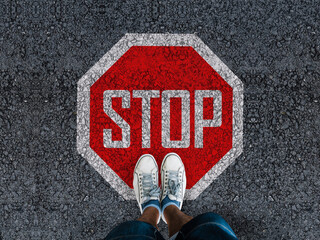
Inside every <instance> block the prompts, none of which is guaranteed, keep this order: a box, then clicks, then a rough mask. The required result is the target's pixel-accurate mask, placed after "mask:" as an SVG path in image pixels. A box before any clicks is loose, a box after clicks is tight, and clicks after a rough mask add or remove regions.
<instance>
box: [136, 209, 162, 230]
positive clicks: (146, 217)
mask: <svg viewBox="0 0 320 240" xmlns="http://www.w3.org/2000/svg"><path fill="white" fill-rule="evenodd" d="M158 219H159V210H158V209H156V208H155V207H148V208H146V209H145V210H144V211H143V213H142V215H141V217H139V218H138V219H137V221H141V222H145V223H149V224H151V225H152V226H154V227H156V228H158V226H157V223H158Z"/></svg>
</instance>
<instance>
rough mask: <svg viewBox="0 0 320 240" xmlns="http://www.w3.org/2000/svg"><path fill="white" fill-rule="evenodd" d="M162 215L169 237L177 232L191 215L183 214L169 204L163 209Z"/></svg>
mask: <svg viewBox="0 0 320 240" xmlns="http://www.w3.org/2000/svg"><path fill="white" fill-rule="evenodd" d="M164 217H165V219H166V221H167V224H168V230H169V237H171V236H172V235H174V234H175V233H177V232H179V231H180V229H181V228H182V226H183V225H185V224H186V223H187V222H189V221H190V220H191V219H192V218H193V217H191V216H189V215H187V214H184V213H183V212H181V210H179V208H177V207H176V206H175V205H170V206H168V207H166V209H165V210H164Z"/></svg>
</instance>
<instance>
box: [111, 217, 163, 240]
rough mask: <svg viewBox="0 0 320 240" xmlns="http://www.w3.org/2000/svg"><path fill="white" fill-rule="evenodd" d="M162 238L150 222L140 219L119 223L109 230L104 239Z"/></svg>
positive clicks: (145, 239) (159, 239) (142, 239)
mask: <svg viewBox="0 0 320 240" xmlns="http://www.w3.org/2000/svg"><path fill="white" fill-rule="evenodd" d="M122 239H123V240H126V239H130V240H140V239H141V240H151V239H152V240H153V239H155V240H164V238H163V237H162V236H161V234H160V232H159V231H158V230H157V229H156V228H155V227H154V226H152V225H151V224H149V223H145V222H141V221H128V222H124V223H121V224H120V225H118V226H117V227H115V228H114V229H112V230H111V232H110V233H109V234H108V236H107V237H106V238H105V240H122Z"/></svg>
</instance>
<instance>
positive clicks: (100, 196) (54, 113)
mask: <svg viewBox="0 0 320 240" xmlns="http://www.w3.org/2000/svg"><path fill="white" fill-rule="evenodd" d="M319 12H320V3H319V1H315V0H310V1H287V0H286V1H284V0H283V1H277V2H271V3H265V1H214V2H209V1H190V2H189V1H161V2H160V1H136V2H134V1H117V2H109V1H108V2H106V1H102V0H99V1H93V0H84V1H81V0H80V1H52V2H49V1H48V2H46V1H34V0H29V1H27V0H22V1H2V2H1V3H0V134H1V135H0V136H1V138H0V216H1V218H0V239H6V240H7V239H10V240H11V239H102V238H103V237H104V236H106V235H107V233H108V232H109V231H110V230H111V229H112V228H113V227H114V226H116V225H117V224H118V223H120V222H123V221H125V220H131V219H135V218H137V217H138V216H139V209H138V207H137V204H136V202H135V201H126V200H124V199H123V198H122V197H121V196H120V195H119V194H118V193H117V192H116V191H115V190H113V188H111V187H110V185H109V184H108V183H106V181H105V180H104V179H103V178H102V177H101V176H100V175H99V173H97V172H96V171H95V170H94V169H93V168H92V167H91V165H90V164H89V163H88V162H87V161H86V160H85V159H84V158H83V157H81V156H80V154H79V153H78V151H77V146H76V138H77V122H76V121H77V82H78V80H79V79H80V78H81V76H83V75H84V74H85V73H86V72H87V71H88V70H89V69H90V67H92V66H93V65H94V64H95V63H96V62H97V61H98V60H99V59H100V58H101V57H102V56H103V55H104V54H105V53H106V52H107V51H108V50H109V49H110V48H111V47H112V46H113V45H114V44H115V43H117V42H118V41H119V40H120V39H121V38H122V37H123V36H124V35H125V34H126V33H133V32H134V33H192V34H196V35H197V36H198V37H199V38H201V40H202V41H203V42H204V43H205V44H206V45H207V46H208V47H209V48H210V49H211V50H212V51H213V52H214V53H215V54H216V55H217V56H218V57H219V58H220V59H221V60H222V61H223V62H224V63H225V64H226V65H227V66H228V67H229V68H230V69H231V70H232V71H233V72H234V73H235V74H236V75H237V76H238V77H239V78H240V79H241V81H242V82H243V83H244V132H243V141H244V145H243V153H242V155H241V156H240V157H238V158H237V160H236V161H235V162H234V163H233V164H231V165H230V166H229V167H228V168H227V169H226V170H225V171H224V172H223V173H222V174H221V175H220V176H219V177H218V178H217V179H216V180H214V182H213V183H212V184H211V185H210V186H209V187H208V188H207V189H206V190H205V191H204V192H202V193H201V194H200V196H199V197H198V198H197V199H196V200H194V201H186V202H185V203H184V206H183V211H185V212H186V213H187V214H190V215H197V214H199V213H203V212H207V211H214V212H217V213H219V214H221V215H222V216H223V217H224V218H225V219H226V220H227V221H228V222H229V223H230V225H231V227H232V228H233V229H234V231H235V233H236V234H237V236H238V237H239V238H240V239H268V240H269V239H310V240H313V239H315V240H317V239H320V221H319V219H320V216H319V215H320V214H319V212H320V206H319V202H320V193H319V187H320V180H319V179H320V174H319V168H320V167H319V142H320V141H319V139H320V138H319V128H320V118H319V110H320V109H319V92H320V81H319V76H320V70H319V69H320V64H319V61H320V38H319V30H320V25H319V22H320V15H319ZM160 230H161V232H163V233H164V235H166V226H165V225H164V224H163V223H161V224H160Z"/></svg>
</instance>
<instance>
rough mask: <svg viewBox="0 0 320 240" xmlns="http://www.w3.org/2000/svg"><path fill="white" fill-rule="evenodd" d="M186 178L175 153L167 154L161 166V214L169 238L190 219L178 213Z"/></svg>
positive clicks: (180, 161)
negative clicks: (166, 226)
mask: <svg viewBox="0 0 320 240" xmlns="http://www.w3.org/2000/svg"><path fill="white" fill-rule="evenodd" d="M186 185H187V178H186V173H185V169H184V165H183V162H182V160H181V158H180V157H179V155H177V154H176V153H169V154H167V155H166V156H165V157H164V159H163V161H162V164H161V186H162V196H161V214H162V219H163V221H164V222H165V223H167V224H168V229H169V236H170V237H171V236H172V235H174V234H175V233H176V232H178V231H179V230H180V228H181V227H182V226H183V225H184V224H185V223H187V222H188V221H190V220H191V219H192V217H190V216H188V215H186V214H184V213H183V212H181V211H180V209H181V207H182V203H183V198H184V194H185V190H186Z"/></svg>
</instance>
